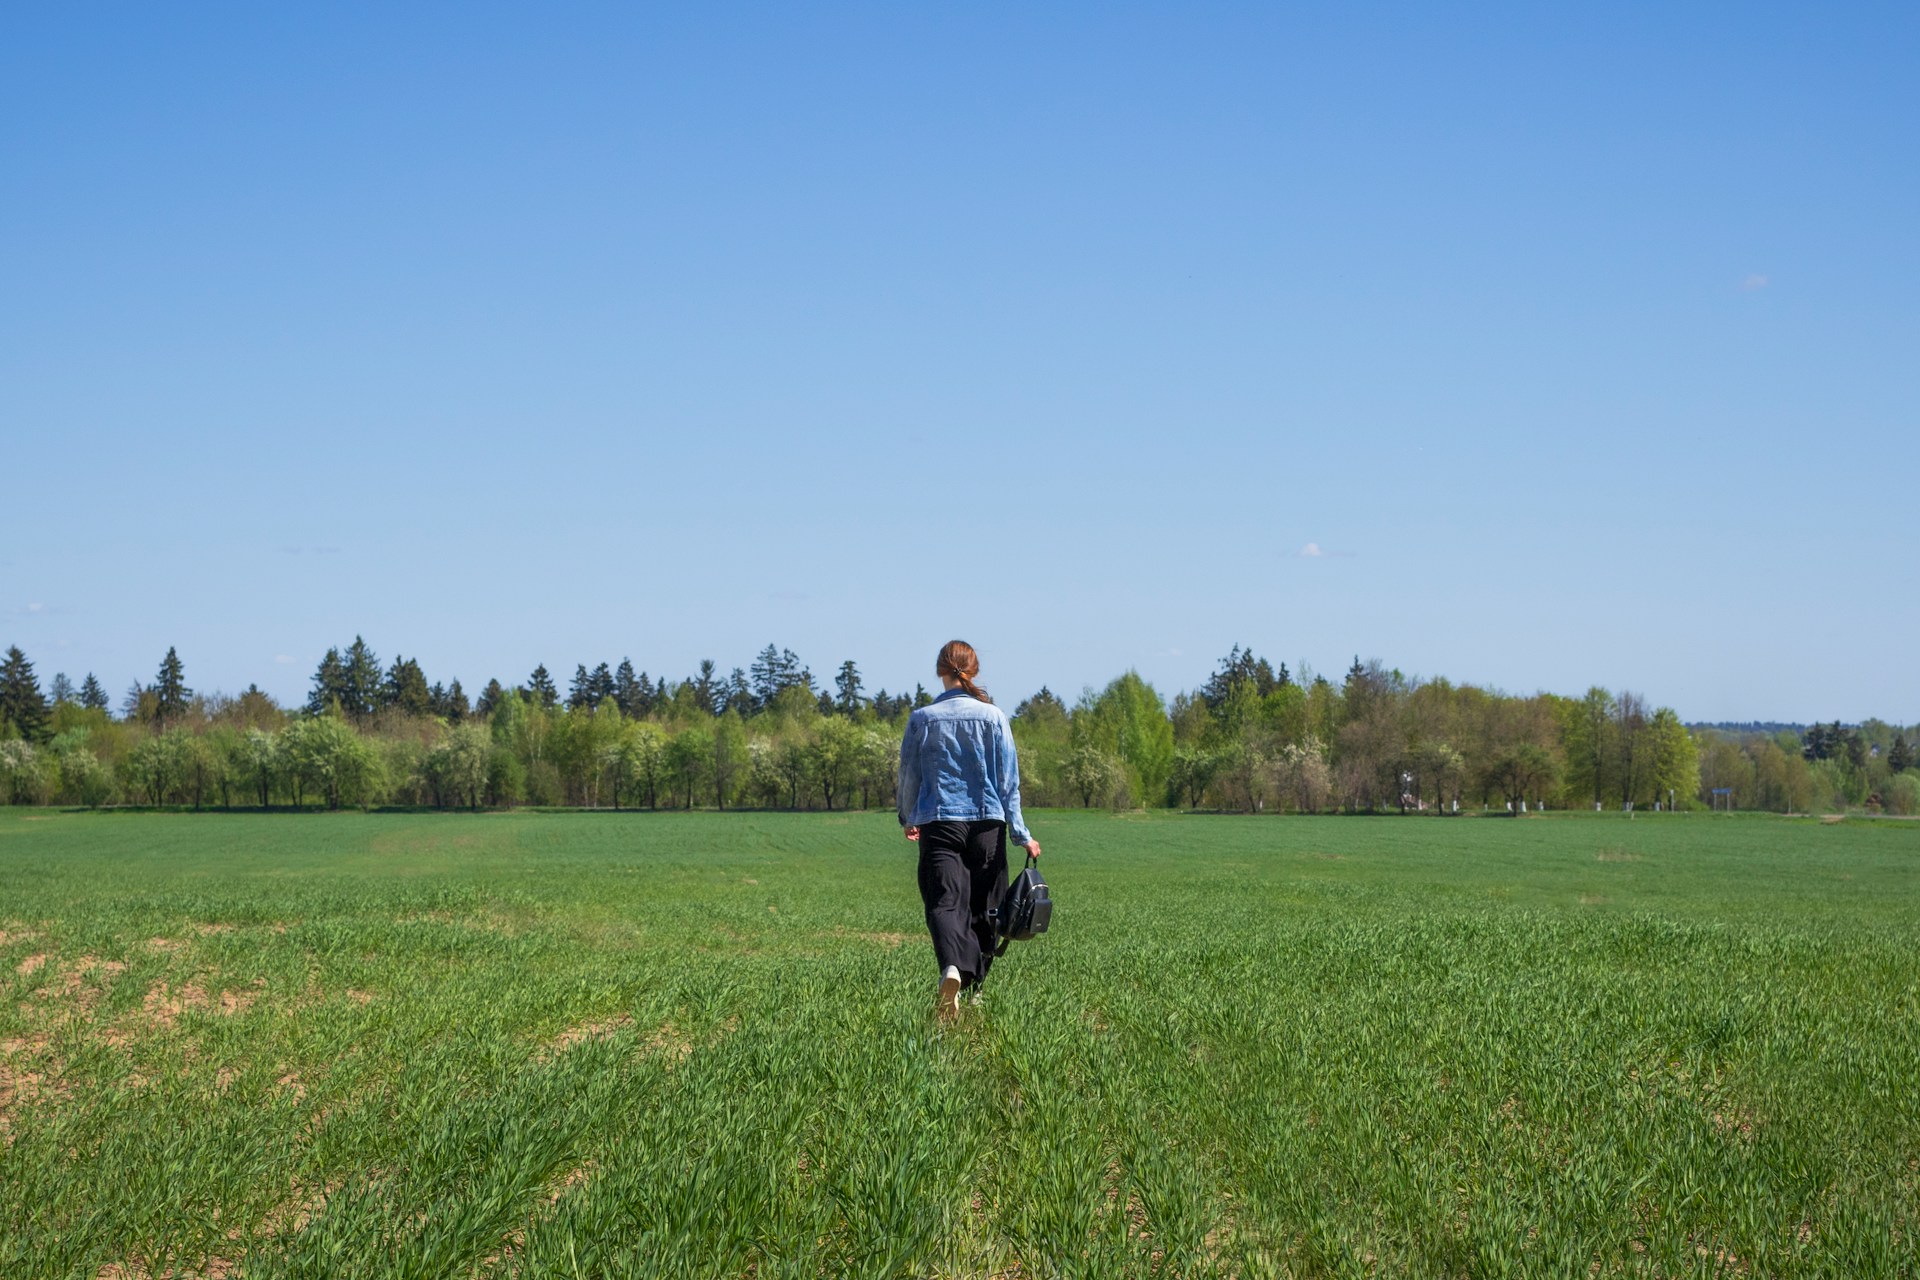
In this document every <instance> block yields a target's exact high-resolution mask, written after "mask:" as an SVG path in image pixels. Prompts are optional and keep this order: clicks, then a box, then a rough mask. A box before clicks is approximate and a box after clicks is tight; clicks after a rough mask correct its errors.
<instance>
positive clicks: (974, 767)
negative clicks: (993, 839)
mask: <svg viewBox="0 0 1920 1280" xmlns="http://www.w3.org/2000/svg"><path fill="white" fill-rule="evenodd" d="M894 794H895V796H896V798H897V799H898V801H899V807H900V825H901V826H903V827H918V826H922V825H924V824H925V823H929V822H981V821H990V820H991V821H999V822H1004V823H1006V824H1007V831H1008V834H1010V835H1011V836H1012V837H1013V841H1014V843H1015V844H1025V843H1026V842H1027V841H1028V840H1030V839H1032V838H1033V837H1032V836H1031V834H1029V832H1028V831H1027V824H1026V823H1025V822H1024V821H1022V820H1021V817H1020V761H1019V759H1018V757H1016V756H1015V755H1014V750H1013V729H1012V727H1011V726H1010V725H1009V724H1008V723H1007V715H1006V712H1004V711H1002V710H1000V708H998V707H996V706H994V705H993V704H992V703H990V702H981V701H980V700H979V699H977V698H971V697H968V696H967V692H966V690H964V689H949V690H947V691H946V692H945V693H943V694H941V695H940V696H939V697H938V698H935V699H934V700H933V704H932V705H931V706H926V707H921V708H920V709H919V710H917V711H915V712H914V713H913V714H912V715H910V716H908V717H907V736H906V737H904V738H902V739H901V740H900V782H899V786H898V788H897V790H896V791H895V793H894Z"/></svg>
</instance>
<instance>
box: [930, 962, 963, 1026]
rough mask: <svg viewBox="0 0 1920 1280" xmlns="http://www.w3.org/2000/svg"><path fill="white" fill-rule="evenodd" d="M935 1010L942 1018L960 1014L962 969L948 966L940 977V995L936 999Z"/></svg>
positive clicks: (956, 966)
mask: <svg viewBox="0 0 1920 1280" xmlns="http://www.w3.org/2000/svg"><path fill="white" fill-rule="evenodd" d="M933 1010H934V1012H935V1013H936V1014H938V1015H939V1016H940V1017H942V1018H951V1017H954V1016H956V1015H957V1014H958V1013H959V1012H960V967H959V966H958V965H952V964H950V965H948V966H947V967H946V969H945V971H944V972H942V973H941V975H940V994H939V995H938V996H937V997H935V999H934V1003H933Z"/></svg>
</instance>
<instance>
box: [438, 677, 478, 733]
mask: <svg viewBox="0 0 1920 1280" xmlns="http://www.w3.org/2000/svg"><path fill="white" fill-rule="evenodd" d="M440 706H441V710H440V714H441V715H443V716H445V717H446V718H447V723H448V724H459V723H460V722H462V721H463V720H465V719H466V718H467V717H468V716H469V715H471V714H472V713H473V708H472V707H470V706H469V705H467V691H466V690H465V689H462V688H461V687H460V682H459V681H458V680H455V681H454V682H453V683H452V684H450V685H448V686H447V692H446V696H445V698H444V699H443V700H442V702H441V704H440Z"/></svg>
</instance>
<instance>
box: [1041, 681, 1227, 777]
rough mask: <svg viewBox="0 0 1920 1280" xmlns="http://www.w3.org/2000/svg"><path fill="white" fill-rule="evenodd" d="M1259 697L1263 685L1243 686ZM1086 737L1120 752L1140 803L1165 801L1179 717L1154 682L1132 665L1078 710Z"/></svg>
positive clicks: (1117, 754)
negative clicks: (1169, 710) (1173, 717)
mask: <svg viewBox="0 0 1920 1280" xmlns="http://www.w3.org/2000/svg"><path fill="white" fill-rule="evenodd" d="M1242 687H1243V688H1246V689H1248V690H1249V692H1250V693H1252V694H1253V695H1255V696H1256V697H1257V695H1258V686H1257V685H1253V684H1252V683H1251V682H1249V683H1248V684H1246V685H1243V686H1242ZM1074 727H1075V731H1076V733H1077V734H1080V735H1081V736H1082V737H1083V739H1084V740H1085V741H1089V742H1092V743H1093V744H1094V745H1095V746H1097V747H1098V748H1099V749H1100V750H1101V751H1102V752H1104V753H1106V754H1108V755H1111V756H1113V757H1115V758H1117V759H1118V760H1119V761H1120V763H1121V764H1122V765H1123V766H1124V767H1125V769H1126V772H1127V783H1128V787H1129V790H1130V791H1131V793H1132V795H1133V798H1134V800H1135V802H1136V803H1140V804H1163V803H1165V802H1166V800H1167V799H1168V791H1167V780H1168V779H1169V778H1170V777H1171V776H1172V774H1173V722H1172V721H1171V720H1169V719H1167V707H1166V703H1165V702H1163V701H1162V700H1161V698H1160V695H1159V693H1158V692H1156V691H1155V690H1154V687H1153V686H1152V685H1150V684H1148V683H1147V682H1146V681H1145V680H1142V679H1141V678H1140V674H1139V673H1138V672H1136V671H1129V672H1127V673H1126V674H1125V675H1123V676H1121V677H1119V678H1118V679H1117V680H1115V681H1113V683H1111V684H1109V685H1108V686H1107V687H1106V688H1105V689H1104V690H1102V691H1101V692H1100V694H1099V696H1098V697H1096V698H1094V699H1093V700H1092V701H1091V702H1090V703H1087V704H1086V705H1085V706H1084V707H1083V708H1082V709H1081V710H1080V711H1079V712H1076V714H1075V716H1074Z"/></svg>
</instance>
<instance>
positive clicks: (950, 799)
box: [897, 640, 1040, 1018]
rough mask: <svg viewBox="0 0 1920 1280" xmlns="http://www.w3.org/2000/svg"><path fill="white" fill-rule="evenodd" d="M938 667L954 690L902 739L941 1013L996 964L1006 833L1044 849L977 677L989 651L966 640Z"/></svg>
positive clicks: (950, 647)
mask: <svg viewBox="0 0 1920 1280" xmlns="http://www.w3.org/2000/svg"><path fill="white" fill-rule="evenodd" d="M934 670H935V671H936V672H937V673H938V674H939V676H940V682H941V683H942V684H943V685H945V686H946V692H945V693H942V694H941V695H940V696H939V697H938V698H935V699H934V700H933V702H932V703H931V704H930V705H928V706H924V707H921V708H919V709H918V710H916V711H915V712H914V713H913V714H912V715H911V716H909V717H908V718H907V735H906V737H905V738H903V739H902V740H901V742H900V783H899V790H898V792H897V796H898V799H899V808H900V825H901V826H903V827H905V828H906V834H907V839H909V840H917V841H919V843H920V900H921V901H922V902H924V903H925V904H926V908H927V932H928V933H930V934H932V935H933V958H934V963H936V964H937V965H939V966H940V994H939V997H938V1002H937V1004H936V1005H935V1008H936V1009H937V1011H938V1012H939V1014H940V1016H941V1017H943V1018H945V1017H952V1016H953V1015H954V1014H956V1013H958V1012H959V1011H960V992H961V990H962V989H963V988H966V987H975V986H978V985H979V983H980V982H981V980H982V979H984V978H985V977H986V976H987V969H988V967H989V966H990V965H992V964H993V947H994V941H995V939H994V929H993V924H992V922H991V921H989V920H988V918H987V913H988V912H990V911H992V910H993V909H995V908H996V907H998V906H999V905H1000V899H1001V898H1003V897H1005V896H1006V892H1007V832H1008V830H1009V829H1011V830H1012V832H1013V839H1014V842H1015V843H1016V844H1022V845H1025V846H1026V849H1027V852H1028V853H1030V854H1032V855H1033V856H1034V857H1036V858H1037V857H1039V856H1040V842H1039V841H1038V840H1035V839H1034V838H1033V835H1032V833H1031V832H1029V831H1028V830H1027V825H1026V823H1025V822H1023V821H1022V820H1021V817H1020V762H1019V760H1018V758H1017V757H1016V756H1015V755H1014V750H1013V730H1012V729H1011V727H1009V725H1008V724H1007V717H1006V714H1005V713H1004V712H1002V711H1001V710H1000V708H998V707H996V706H994V705H993V700H992V699H991V698H989V697H987V695H986V691H985V690H983V689H981V688H980V686H978V685H976V684H975V683H974V682H973V681H974V677H975V676H977V675H979V674H980V658H979V655H977V654H975V653H974V651H973V646H972V645H970V644H968V643H967V642H966V641H964V640H950V641H948V642H947V643H946V645H945V646H944V647H942V648H941V650H940V656H939V658H938V659H937V660H936V661H935V663H934Z"/></svg>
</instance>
